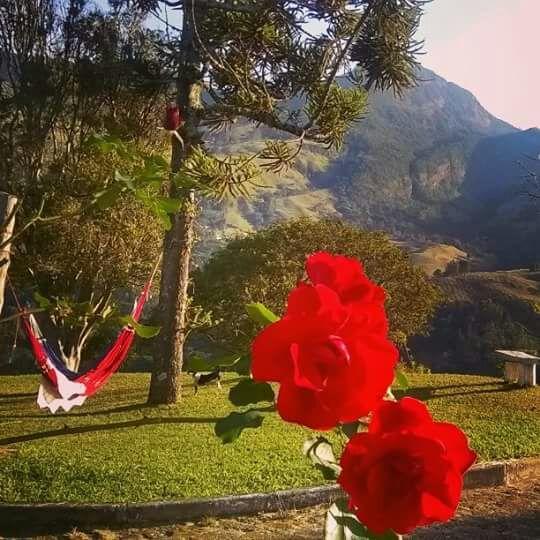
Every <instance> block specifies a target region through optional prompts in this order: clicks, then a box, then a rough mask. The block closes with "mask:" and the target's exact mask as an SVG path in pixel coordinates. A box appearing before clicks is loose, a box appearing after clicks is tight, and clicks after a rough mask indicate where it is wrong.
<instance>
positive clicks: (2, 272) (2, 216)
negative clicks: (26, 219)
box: [0, 192, 17, 313]
mask: <svg viewBox="0 0 540 540" xmlns="http://www.w3.org/2000/svg"><path fill="white" fill-rule="evenodd" d="M16 204H17V198H16V197H14V196H13V195H9V194H8V193H4V192H0V246H3V247H0V313H2V307H3V306H4V294H5V288H6V280H7V273H8V268H9V263H10V259H11V242H8V243H7V244H5V245H4V243H6V242H7V241H8V240H9V239H10V238H11V236H12V235H13V228H14V226H15V206H16Z"/></svg>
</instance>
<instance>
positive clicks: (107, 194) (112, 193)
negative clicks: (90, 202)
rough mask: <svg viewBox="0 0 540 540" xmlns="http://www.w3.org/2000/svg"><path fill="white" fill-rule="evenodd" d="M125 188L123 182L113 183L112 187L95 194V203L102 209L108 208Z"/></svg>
mask: <svg viewBox="0 0 540 540" xmlns="http://www.w3.org/2000/svg"><path fill="white" fill-rule="evenodd" d="M123 190H124V188H123V186H122V185H121V184H113V185H112V186H111V187H109V188H107V189H104V190H103V191H100V192H99V193H96V194H95V196H94V204H96V205H97V207H98V208H99V209H100V210H106V209H107V208H109V207H110V206H112V205H113V204H114V203H115V202H116V201H117V199H118V197H119V196H120V194H121V193H122V191H123Z"/></svg>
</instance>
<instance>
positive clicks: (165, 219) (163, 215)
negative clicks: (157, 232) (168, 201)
mask: <svg viewBox="0 0 540 540" xmlns="http://www.w3.org/2000/svg"><path fill="white" fill-rule="evenodd" d="M154 214H155V215H156V216H157V217H158V218H159V221H161V226H162V227H163V228H164V229H165V230H166V231H170V230H171V227H172V221H171V218H170V217H169V214H167V212H162V211H160V210H159V208H155V209H154Z"/></svg>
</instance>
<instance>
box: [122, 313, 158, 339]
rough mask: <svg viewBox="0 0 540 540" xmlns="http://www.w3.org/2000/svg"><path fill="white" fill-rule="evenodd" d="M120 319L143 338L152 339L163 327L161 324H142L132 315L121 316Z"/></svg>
mask: <svg viewBox="0 0 540 540" xmlns="http://www.w3.org/2000/svg"><path fill="white" fill-rule="evenodd" d="M120 321H121V322H122V324H124V325H129V326H131V327H132V328H133V330H135V333H136V334H137V335H138V336H139V337H141V338H143V339H150V338H153V337H156V336H157V335H158V334H159V332H160V331H161V328H160V327H159V326H147V325H145V324H141V323H139V322H137V321H136V320H135V319H134V318H133V317H132V316H131V315H126V316H125V317H121V318H120Z"/></svg>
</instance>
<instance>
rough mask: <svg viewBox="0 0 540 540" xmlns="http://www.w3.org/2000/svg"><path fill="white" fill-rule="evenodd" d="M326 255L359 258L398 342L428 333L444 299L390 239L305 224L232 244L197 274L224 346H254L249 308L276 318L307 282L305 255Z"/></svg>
mask: <svg viewBox="0 0 540 540" xmlns="http://www.w3.org/2000/svg"><path fill="white" fill-rule="evenodd" d="M320 250H326V251H329V252H332V253H336V254H344V255H348V256H351V257H356V258H358V259H359V260H360V261H362V262H363V264H364V266H365V269H366V273H367V275H368V276H369V277H370V278H371V279H373V280H374V281H375V282H376V283H378V284H380V285H382V286H383V287H384V288H385V289H386V291H387V295H388V300H387V311H388V315H389V319H390V329H391V335H392V337H393V339H395V340H397V341H398V342H403V341H404V340H405V338H406V337H407V336H411V335H414V334H417V333H420V332H422V331H423V330H424V329H425V328H426V324H427V323H428V321H429V318H430V316H431V315H432V313H433V310H434V309H435V307H436V305H437V303H438V302H439V300H440V296H439V293H438V290H437V288H436V287H435V286H434V285H433V284H431V283H430V282H429V280H428V279H427V278H426V276H425V275H424V274H423V273H422V271H421V270H419V269H417V268H415V267H413V266H412V265H411V263H410V261H409V259H408V257H407V255H406V254H405V252H403V251H402V250H401V249H400V248H398V247H397V246H395V245H394V244H392V242H390V240H389V239H388V238H387V237H386V235H385V234H383V233H378V232H366V231H362V230H359V229H355V228H354V227H351V226H348V225H345V224H344V223H341V222H338V221H311V220H309V219H298V220H294V221H290V222H286V223H283V224H278V225H275V226H273V227H270V228H268V229H264V230H262V231H260V232H257V233H254V234H252V235H250V236H248V237H246V238H241V239H237V240H233V241H231V242H230V243H229V244H228V245H227V246H226V247H225V248H223V249H222V250H220V251H218V252H216V253H215V254H214V255H213V256H212V257H211V259H210V260H209V261H208V262H207V263H206V264H205V265H204V267H202V268H201V269H199V270H197V271H196V272H195V274H194V296H195V299H196V301H197V302H198V303H200V304H201V305H202V306H203V307H206V308H209V307H210V306H211V307H212V309H213V312H214V315H215V316H216V318H217V319H222V322H221V323H219V324H218V325H216V327H215V328H214V329H212V335H213V336H214V337H215V339H216V341H217V342H218V343H224V344H225V345H226V346H228V347H229V348H232V349H234V348H235V347H236V349H234V350H237V349H239V348H242V347H247V346H248V344H249V343H250V341H251V339H252V337H253V336H254V335H255V331H256V327H255V324H254V323H253V322H252V321H251V320H250V318H249V317H248V316H247V315H246V314H244V305H245V304H249V303H252V302H261V303H263V304H264V305H266V306H268V307H269V308H270V309H271V310H273V311H274V312H275V313H280V310H281V309H282V308H283V305H284V304H285V298H286V295H287V294H288V292H289V290H290V289H291V288H292V287H293V286H294V285H295V284H296V282H297V281H298V280H299V279H301V278H302V277H303V267H304V261H305V258H306V255H307V254H309V253H313V252H316V251H320Z"/></svg>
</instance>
